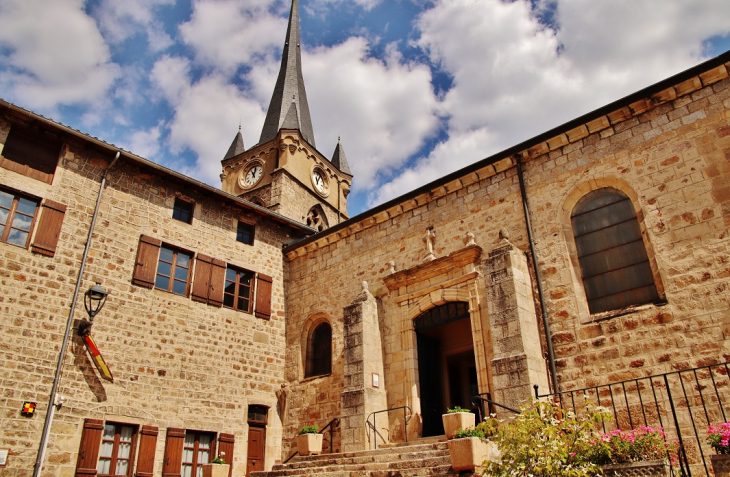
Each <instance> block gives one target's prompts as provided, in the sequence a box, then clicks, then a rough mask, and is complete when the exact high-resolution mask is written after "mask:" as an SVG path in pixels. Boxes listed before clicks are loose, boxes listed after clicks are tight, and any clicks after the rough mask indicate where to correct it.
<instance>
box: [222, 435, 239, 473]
mask: <svg viewBox="0 0 730 477" xmlns="http://www.w3.org/2000/svg"><path fill="white" fill-rule="evenodd" d="M235 442H236V436H234V435H233V434H224V433H222V432H221V434H220V435H219V436H218V455H219V456H221V457H223V460H225V461H226V464H231V467H230V469H229V470H228V477H231V476H232V475H233V444H234V443H235Z"/></svg>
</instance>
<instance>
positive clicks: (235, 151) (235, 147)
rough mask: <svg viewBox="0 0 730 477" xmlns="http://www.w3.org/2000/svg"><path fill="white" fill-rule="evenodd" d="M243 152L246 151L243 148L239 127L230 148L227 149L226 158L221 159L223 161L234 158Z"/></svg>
mask: <svg viewBox="0 0 730 477" xmlns="http://www.w3.org/2000/svg"><path fill="white" fill-rule="evenodd" d="M245 150H246V148H245V147H243V136H242V135H241V126H240V125H239V126H238V133H237V134H236V137H234V138H233V142H232V143H231V147H229V148H228V152H227V153H226V156H225V157H224V158H223V160H224V161H225V160H226V159H230V158H232V157H236V156H237V155H239V154H241V153H242V152H243V151H245Z"/></svg>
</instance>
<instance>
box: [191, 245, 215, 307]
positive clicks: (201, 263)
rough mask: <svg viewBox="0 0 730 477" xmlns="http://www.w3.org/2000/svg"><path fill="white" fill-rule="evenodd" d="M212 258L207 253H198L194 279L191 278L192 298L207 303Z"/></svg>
mask: <svg viewBox="0 0 730 477" xmlns="http://www.w3.org/2000/svg"><path fill="white" fill-rule="evenodd" d="M212 261H213V259H212V258H211V257H209V256H207V255H203V254H198V256H197V257H196V260H195V279H194V280H193V293H192V298H193V300H195V301H197V302H200V303H208V294H209V293H210V267H211V262H212Z"/></svg>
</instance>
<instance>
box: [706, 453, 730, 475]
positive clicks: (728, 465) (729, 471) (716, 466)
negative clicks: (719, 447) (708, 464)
mask: <svg viewBox="0 0 730 477" xmlns="http://www.w3.org/2000/svg"><path fill="white" fill-rule="evenodd" d="M710 460H711V461H712V470H713V471H714V472H715V477H730V454H717V455H713V456H710Z"/></svg>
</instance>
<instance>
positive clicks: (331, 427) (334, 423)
mask: <svg viewBox="0 0 730 477" xmlns="http://www.w3.org/2000/svg"><path fill="white" fill-rule="evenodd" d="M339 426H340V419H339V418H337V417H336V418H334V419H332V420H331V421H330V422H328V423H327V425H326V426H324V427H323V428H322V429H320V430H319V432H318V433H317V434H324V431H326V430H327V429H329V430H330V454H333V453H334V438H333V434H334V432H335V427H339ZM297 455H299V451H294V453H293V454H292V455H290V456H289V457H287V459H286V460H285V461H284V464H286V463H287V462H289V461H290V460H292V459H293V458H294V457H295V456H297Z"/></svg>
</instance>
